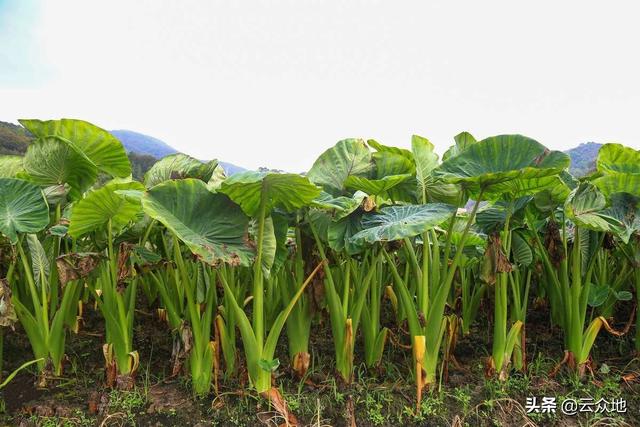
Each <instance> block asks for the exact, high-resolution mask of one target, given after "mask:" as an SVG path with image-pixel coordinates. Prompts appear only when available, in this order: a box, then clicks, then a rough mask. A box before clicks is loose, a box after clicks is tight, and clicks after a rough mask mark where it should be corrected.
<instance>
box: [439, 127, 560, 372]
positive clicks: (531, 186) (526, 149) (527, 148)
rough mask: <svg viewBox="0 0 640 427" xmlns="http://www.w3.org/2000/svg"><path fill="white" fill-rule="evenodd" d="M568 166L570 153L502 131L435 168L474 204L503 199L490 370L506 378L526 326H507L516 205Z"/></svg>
mask: <svg viewBox="0 0 640 427" xmlns="http://www.w3.org/2000/svg"><path fill="white" fill-rule="evenodd" d="M568 166H569V157H568V156H567V155H566V154H563V153H560V152H557V151H549V150H548V149H546V148H545V147H544V146H543V145H542V144H540V143H538V142H536V141H534V140H533V139H530V138H527V137H524V136H521V135H501V136H495V137H490V138H487V139H485V140H482V141H479V142H477V143H474V144H472V145H470V146H469V147H468V148H466V149H464V150H462V151H460V152H459V153H458V154H456V155H453V156H451V157H449V158H448V159H447V160H446V161H445V162H444V163H443V164H442V165H440V167H439V168H438V169H437V170H436V176H438V177H439V178H440V179H443V180H445V181H447V182H450V183H456V184H459V185H460V186H461V187H462V188H463V190H464V191H465V192H466V193H467V194H468V195H469V197H470V198H471V199H473V200H475V201H476V205H477V204H478V203H479V202H480V201H482V200H488V201H498V200H501V201H502V202H504V203H505V213H506V215H505V218H504V221H503V222H504V226H503V229H502V231H501V232H500V233H499V234H496V235H495V236H494V238H493V240H492V242H490V244H489V247H488V252H487V255H488V256H491V258H492V259H491V260H490V264H491V268H492V269H493V272H492V273H493V274H495V275H496V279H495V285H494V286H493V287H494V307H495V314H494V334H493V350H492V354H491V357H490V358H489V360H488V366H487V372H488V373H494V372H495V373H496V374H497V375H498V377H499V378H500V379H502V380H504V379H506V377H507V375H508V367H509V364H510V360H511V354H512V351H513V348H514V347H515V345H516V342H517V341H518V338H519V337H520V333H521V329H522V327H523V322H522V320H516V321H515V322H514V323H513V324H512V326H511V327H510V328H508V322H509V314H508V306H507V305H508V300H509V298H508V293H509V274H508V273H509V272H510V271H512V270H513V267H512V265H511V262H510V261H509V259H508V254H510V253H511V247H512V236H513V235H512V229H511V227H510V222H511V218H512V216H513V212H514V207H515V206H516V203H517V200H518V199H520V198H522V197H524V196H528V195H532V194H535V193H537V192H539V191H542V190H543V189H545V188H548V187H551V186H553V185H556V184H557V183H558V181H559V178H558V175H559V174H560V173H561V172H562V171H564V170H565V169H566V168H568ZM454 268H455V266H454ZM453 273H454V272H453V271H452V270H451V269H450V270H449V271H448V274H449V275H451V274H453ZM515 289H516V288H515V287H514V290H515ZM517 299H518V300H520V301H522V300H521V299H520V298H517ZM519 308H520V311H522V310H521V307H519ZM514 318H517V317H514Z"/></svg>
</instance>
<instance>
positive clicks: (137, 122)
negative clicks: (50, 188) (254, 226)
mask: <svg viewBox="0 0 640 427" xmlns="http://www.w3.org/2000/svg"><path fill="white" fill-rule="evenodd" d="M634 3H635V5H634ZM639 12H640V6H638V5H637V2H633V1H615V2H602V1H598V2H595V1H594V2H589V1H549V2H546V1H537V2H526V4H525V2H516V1H504V2H497V1H487V0H485V1H469V2H462V1H457V2H454V1H399V0H398V1H349V2H347V1H329V0H327V1H319V0H316V1H306V0H295V1H294V0H292V1H248V0H243V1H185V0H181V1H175V0H174V1H159V0H153V1H135V0H110V1H89V0H76V1H72V0H56V1H44V0H42V1H34V0H0V120H5V121H15V120H16V119H17V118H23V117H29V118H31V117H33V118H42V119H48V118H60V117H73V118H82V119H85V120H89V121H91V122H94V123H95V124H97V125H99V126H101V127H104V128H107V129H131V130H135V131H139V132H143V133H147V134H149V135H152V136H155V137H158V138H160V139H163V140H164V141H166V142H167V143H169V144H170V145H172V146H174V147H175V148H177V149H179V150H181V151H184V152H186V153H188V154H191V155H193V156H196V157H198V158H213V157H215V158H219V159H222V160H225V161H229V162H232V163H236V164H238V165H241V166H245V167H249V168H254V167H258V166H269V167H274V168H281V169H285V170H288V171H293V172H298V171H302V170H306V169H308V168H309V167H310V166H311V164H312V163H313V160H314V159H315V158H316V157H317V156H318V155H319V154H320V153H321V152H322V151H323V150H325V149H326V148H328V147H329V146H330V145H332V144H334V143H335V142H337V141H338V140H340V139H343V138H347V137H363V138H375V139H377V140H379V141H380V142H382V143H385V144H390V145H397V146H405V147H408V146H409V143H410V136H411V134H413V133H417V134H420V135H423V136H426V137H427V138H429V139H430V140H431V141H432V142H433V143H434V144H436V146H437V147H438V150H439V152H443V151H444V149H445V147H447V146H448V145H449V144H450V143H451V142H452V137H453V135H455V134H457V133H458V132H460V131H462V130H468V131H470V132H471V133H473V134H474V135H475V136H476V137H478V138H482V137H486V136H490V135H495V134H500V133H516V132H517V133H522V134H525V135H528V136H531V137H533V138H535V139H537V140H538V141H540V142H542V143H543V144H546V145H547V146H549V147H551V148H555V149H565V148H569V147H572V146H575V145H577V144H579V143H581V142H585V141H597V142H621V143H624V144H626V145H630V146H634V147H636V148H640V56H639V55H638V43H639V42H640V25H638V19H637V18H638V16H639Z"/></svg>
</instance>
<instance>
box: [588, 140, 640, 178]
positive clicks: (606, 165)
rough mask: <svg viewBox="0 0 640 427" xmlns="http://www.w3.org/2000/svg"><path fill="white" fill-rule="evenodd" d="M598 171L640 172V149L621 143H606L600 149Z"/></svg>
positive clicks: (608, 172) (597, 163)
mask: <svg viewBox="0 0 640 427" xmlns="http://www.w3.org/2000/svg"><path fill="white" fill-rule="evenodd" d="M596 168H597V169H598V172H601V173H606V174H612V173H633V174H636V173H637V174H640V151H637V150H634V149H633V148H631V147H625V146H624V145H621V144H605V145H603V146H602V147H600V151H598V159H597V160H596Z"/></svg>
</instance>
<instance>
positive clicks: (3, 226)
mask: <svg viewBox="0 0 640 427" xmlns="http://www.w3.org/2000/svg"><path fill="white" fill-rule="evenodd" d="M47 224H49V206H48V205H47V201H46V200H45V198H44V195H43V194H42V190H40V188H39V187H37V186H35V185H33V184H32V183H30V182H27V181H23V180H21V179H13V178H0V232H1V233H2V234H4V235H5V236H7V237H8V238H9V240H10V241H11V242H12V243H14V244H15V243H16V242H17V241H18V233H37V232H38V231H40V230H42V229H44V228H45V227H46V226H47Z"/></svg>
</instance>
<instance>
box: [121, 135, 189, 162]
mask: <svg viewBox="0 0 640 427" xmlns="http://www.w3.org/2000/svg"><path fill="white" fill-rule="evenodd" d="M109 132H111V135H113V136H115V137H116V138H118V139H119V140H120V142H122V145H124V148H126V149H127V151H129V152H134V153H138V154H147V155H149V156H153V157H155V158H156V159H161V158H163V157H164V156H168V155H169V154H175V153H177V152H178V150H176V149H175V148H173V147H171V146H170V145H169V144H167V143H166V142H164V141H161V140H159V139H158V138H154V137H152V136H149V135H145V134H142V133H138V132H134V131H131V130H123V129H120V130H112V131H109Z"/></svg>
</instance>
